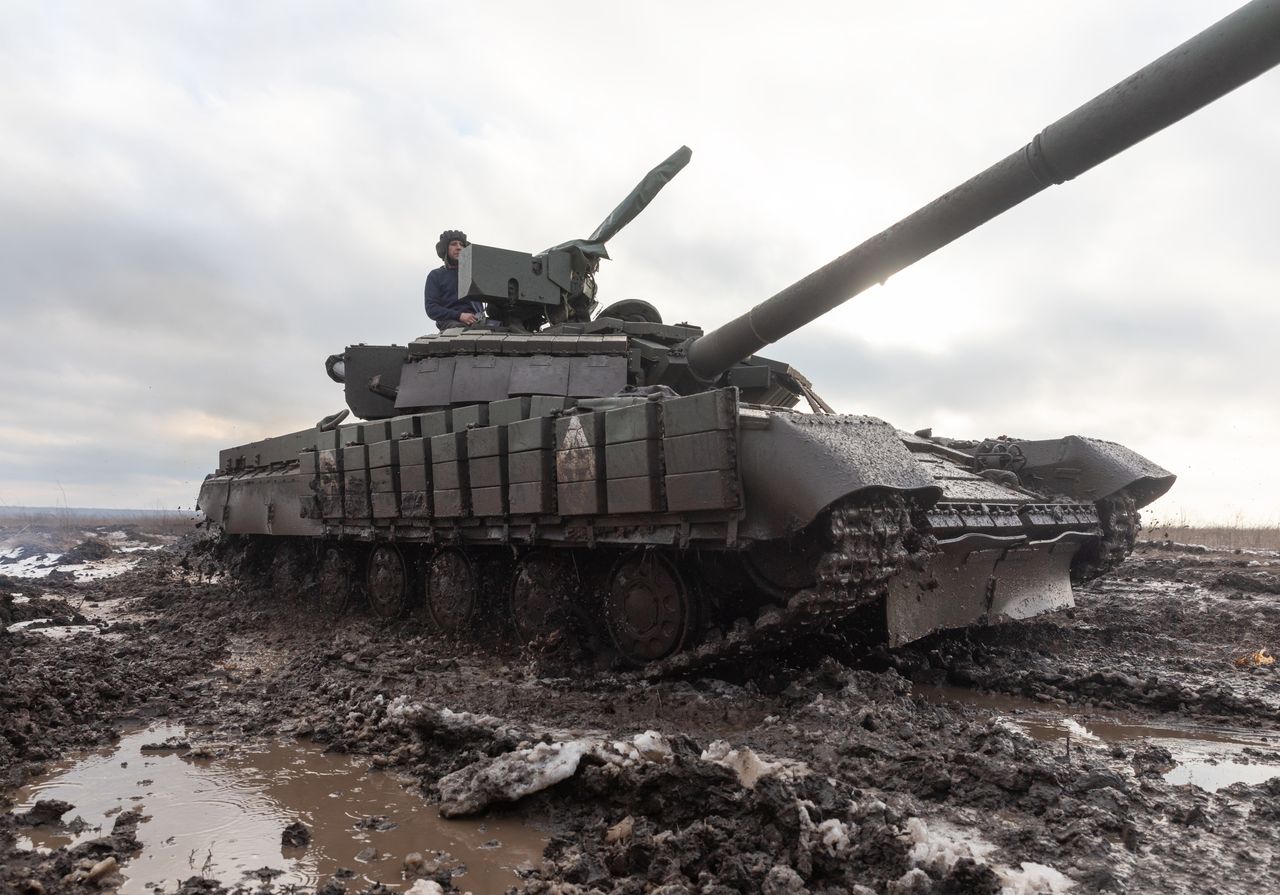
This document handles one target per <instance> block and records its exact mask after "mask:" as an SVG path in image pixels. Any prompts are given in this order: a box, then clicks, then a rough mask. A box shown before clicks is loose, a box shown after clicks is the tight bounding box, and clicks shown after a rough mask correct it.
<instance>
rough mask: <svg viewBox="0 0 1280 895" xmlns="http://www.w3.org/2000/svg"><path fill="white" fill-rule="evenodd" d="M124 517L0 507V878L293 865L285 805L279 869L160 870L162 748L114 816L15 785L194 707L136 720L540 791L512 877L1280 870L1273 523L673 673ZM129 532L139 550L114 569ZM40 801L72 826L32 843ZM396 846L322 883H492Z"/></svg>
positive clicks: (1203, 884) (895, 889)
mask: <svg viewBox="0 0 1280 895" xmlns="http://www.w3.org/2000/svg"><path fill="white" fill-rule="evenodd" d="M0 534H7V535H10V536H12V535H13V532H12V531H10V532H5V533H0ZM109 534H110V533H109V532H108V531H93V532H88V533H87V535H84V534H82V535H81V536H80V537H79V539H78V541H77V544H75V545H69V544H65V543H64V544H57V545H53V544H44V545H42V546H41V549H44V550H49V549H53V547H54V546H56V547H57V548H58V549H63V550H66V549H68V547H70V548H72V549H74V550H79V551H80V553H79V554H76V555H73V556H72V557H71V559H72V560H80V559H84V558H85V557H87V556H90V555H93V556H95V557H97V558H96V559H95V560H92V561H90V560H85V562H84V563H82V566H83V568H81V569H80V572H74V571H73V572H71V573H67V574H57V573H56V572H55V574H54V575H52V576H47V575H46V576H45V577H29V576H33V575H36V574H38V573H39V572H40V571H41V569H40V568H39V561H38V560H33V559H32V558H31V557H32V555H33V554H31V553H28V554H26V555H25V556H26V559H25V560H23V559H22V558H21V557H19V558H13V551H14V549H15V539H14V538H13V537H10V538H9V540H7V541H6V540H3V538H0V556H5V557H9V559H7V560H2V561H0V576H3V575H5V574H6V567H8V568H9V569H10V571H13V570H14V569H15V568H16V567H17V565H18V564H19V563H20V562H23V561H25V562H26V563H27V565H26V566H23V567H22V568H23V569H24V570H25V571H24V576H26V577H0V781H3V792H4V793H6V794H7V795H6V796H5V797H4V802H2V803H0V810H3V811H8V813H7V814H4V815H3V816H2V817H0V892H6V893H7V892H20V893H55V892H101V891H111V890H113V889H116V888H121V887H122V888H123V890H124V891H142V890H143V888H142V885H143V884H144V883H149V884H159V885H153V886H152V888H151V889H149V890H150V891H164V892H173V891H178V890H180V891H184V892H200V893H216V892H226V891H236V890H243V891H246V892H249V891H262V890H272V891H281V890H284V889H288V888H289V887H291V886H294V885H295V884H294V883H287V882H285V880H286V877H285V876H280V877H278V878H277V876H276V874H278V873H279V872H280V871H282V870H287V869H288V868H287V866H286V865H287V864H288V863H289V861H290V860H292V859H293V858H292V857H291V856H297V855H301V854H303V852H304V850H305V847H306V846H305V845H303V846H296V847H291V848H292V850H291V848H290V847H287V848H285V849H284V851H283V852H282V851H281V850H280V843H279V841H278V840H279V838H280V836H282V835H283V834H285V832H286V831H285V829H284V827H285V826H286V825H285V824H284V823H283V822H282V823H280V824H279V828H278V829H276V828H274V827H273V828H272V832H271V838H272V840H273V841H271V842H265V843H263V846H264V848H263V851H264V852H265V857H264V858H262V860H263V861H264V865H263V867H262V869H261V870H257V871H253V872H252V873H250V874H248V875H246V874H243V873H238V874H234V875H224V874H221V873H219V872H218V870H217V867H216V866H210V864H209V862H207V861H206V863H205V865H203V866H202V865H201V864H200V862H199V861H198V860H193V861H192V862H191V869H190V873H189V874H188V875H185V876H183V880H185V881H182V882H179V881H177V880H176V879H175V878H174V876H173V875H172V874H170V875H168V876H167V877H166V878H165V881H164V882H161V881H160V879H158V878H146V873H147V871H146V866H147V864H146V861H147V859H148V856H149V850H150V849H152V848H153V847H152V846H148V845H145V843H144V840H146V839H147V837H146V836H145V835H144V834H145V833H147V832H149V831H150V830H151V829H153V828H152V827H151V825H152V824H155V823H158V821H153V820H150V817H151V816H153V815H154V816H156V817H159V816H160V814H159V809H160V807H161V805H160V802H161V801H162V799H163V796H162V794H160V793H158V792H156V791H154V784H152V781H151V780H145V781H141V782H143V783H146V784H152V789H153V791H152V792H150V793H149V794H147V795H145V796H140V797H136V798H134V800H133V801H130V800H129V799H128V798H126V797H125V795H124V794H120V795H119V796H118V797H117V799H118V801H119V804H120V806H121V807H119V808H116V809H112V812H104V814H109V815H110V817H112V818H114V819H113V820H104V819H95V818H93V817H87V816H86V817H85V818H84V820H85V821H86V823H85V825H86V826H89V827H94V826H95V825H96V826H97V827H100V829H91V830H90V831H89V832H88V833H86V832H84V831H83V829H81V830H80V832H79V834H78V835H76V832H77V829H76V827H75V826H74V825H73V827H72V829H71V830H65V829H64V828H61V827H59V826H58V825H59V824H60V823H61V824H64V825H65V823H66V822H68V821H72V820H73V818H75V817H76V816H78V815H80V814H84V813H85V810H86V809H84V808H78V809H77V808H70V807H68V808H63V810H61V811H59V810H58V809H59V808H62V806H60V805H56V806H52V807H50V806H48V805H46V806H45V807H44V809H43V812H42V811H41V810H37V811H36V812H35V813H34V814H33V815H32V814H27V813H24V812H25V807H24V805H23V804H22V795H21V794H22V793H23V792H25V791H24V790H19V787H20V786H22V785H23V784H27V783H30V782H31V781H34V780H39V779H42V778H41V775H42V774H43V773H44V772H45V771H46V770H47V769H48V766H49V765H50V763H51V762H54V761H55V760H57V759H59V758H60V757H62V756H65V755H69V754H72V753H73V752H74V751H75V750H81V749H85V748H88V747H94V746H102V745H109V744H112V743H115V742H116V741H118V740H120V738H121V736H122V735H126V738H127V736H128V735H129V734H130V732H132V731H137V730H139V729H144V728H147V726H148V725H155V724H156V723H157V722H162V721H163V722H169V723H172V724H176V725H182V727H181V728H180V729H181V730H182V731H184V733H183V735H182V737H181V738H178V737H175V738H174V740H173V741H172V742H169V743H167V744H148V745H155V746H159V745H164V747H165V749H167V750H169V751H174V752H177V751H186V752H188V753H192V754H195V753H198V758H199V760H200V764H201V767H206V766H207V767H210V768H213V769H217V768H219V766H220V765H229V764H232V763H234V761H235V760H236V755H237V754H238V753H243V752H245V751H246V750H252V749H255V748H266V745H265V744H277V745H278V744H281V743H283V744H286V746H287V749H288V750H294V751H296V752H297V754H298V755H299V756H304V755H313V754H320V753H321V752H322V751H327V752H328V753H330V754H349V755H353V756H356V757H357V758H358V761H359V763H360V765H361V767H362V768H363V767H365V766H369V767H373V768H376V769H379V771H378V774H379V776H380V777H386V778H387V779H389V780H391V781H393V782H396V783H398V784H403V785H405V786H407V787H409V796H410V797H411V798H412V799H414V800H422V802H423V804H424V806H427V807H429V809H430V811H429V813H431V814H432V815H434V814H435V812H436V810H437V809H438V810H439V811H441V812H443V813H445V814H447V815H450V816H458V817H467V816H476V815H478V816H479V817H480V819H481V821H482V822H484V821H486V819H490V820H489V821H488V822H491V823H494V824H496V823H498V818H506V819H508V820H510V819H513V818H514V819H518V820H520V821H521V822H528V823H532V824H533V825H534V826H535V827H536V829H537V830H538V831H540V835H541V836H542V837H543V838H544V839H545V840H546V845H545V851H544V853H543V856H542V858H541V860H539V861H536V862H527V863H525V864H524V865H523V866H522V867H521V868H520V876H519V877H512V881H511V884H512V885H519V886H522V887H523V890H524V891H528V892H534V893H575V892H592V891H596V892H615V893H639V892H661V893H664V895H674V893H681V892H689V893H694V892H700V893H708V895H722V893H723V895H728V893H732V892H764V893H770V895H774V893H800V892H815V893H817V892H829V893H836V892H867V891H871V892H882V893H926V892H936V893H944V892H945V893H963V892H973V893H980V892H981V893H995V892H1000V891H1002V890H1004V891H1010V892H1062V891H1073V892H1094V891H1114V892H1161V893H1165V892H1187V893H1191V892H1196V893H1199V892H1259V891H1275V890H1276V889H1277V887H1280V831H1278V829H1277V823H1278V822H1280V751H1277V743H1280V732H1278V730H1277V728H1278V727H1280V712H1278V710H1280V671H1277V666H1276V665H1272V664H1265V662H1266V658H1267V653H1270V654H1274V653H1275V652H1276V650H1277V648H1280V554H1277V553H1276V552H1274V551H1264V550H1259V551H1244V552H1232V551H1214V550H1207V549H1204V548H1192V547H1179V546H1176V545H1170V544H1159V543H1149V544H1146V545H1144V546H1143V547H1142V548H1141V549H1140V550H1139V552H1138V553H1136V554H1135V555H1134V556H1133V557H1131V558H1130V560H1129V561H1128V562H1127V563H1126V564H1125V565H1124V566H1123V567H1122V568H1121V569H1120V570H1119V574H1118V575H1113V576H1112V577H1111V578H1109V579H1107V580H1104V581H1101V582H1096V583H1095V584H1093V585H1091V586H1090V587H1088V588H1087V589H1085V590H1083V591H1081V592H1080V593H1079V594H1078V597H1077V602H1078V606H1077V608H1075V609H1074V610H1069V611H1065V612H1062V613H1058V614H1055V615H1052V616H1047V617H1043V618H1041V619H1038V620H1036V621H1033V622H1028V623H1023V624H1019V625H1016V626H1009V627H1003V628H993V629H983V630H977V631H970V632H967V633H966V632H960V633H949V634H945V635H935V636H933V637H930V638H928V639H926V640H924V641H920V642H917V643H915V644H912V645H911V646H909V647H907V648H903V649H900V650H895V651H889V650H886V649H884V648H883V647H880V648H871V649H868V648H866V647H855V646H853V644H854V643H856V642H857V640H856V638H847V637H844V636H842V635H841V634H840V633H839V632H836V633H833V634H832V635H831V636H828V637H824V638H822V639H820V640H815V641H813V642H810V643H807V644H805V645H804V648H803V649H802V650H798V651H793V652H792V653H791V654H787V655H782V656H778V657H777V658H776V660H774V661H771V662H766V663H760V662H755V663H753V665H752V667H750V668H729V669H722V670H721V671H719V672H718V673H717V674H715V675H702V676H697V677H693V678H689V679H678V680H664V681H658V682H652V681H644V680H642V679H640V678H638V677H635V676H629V675H627V674H625V673H620V672H617V671H613V670H607V669H606V670H599V669H593V668H591V667H590V666H589V664H584V663H582V662H580V661H578V660H577V657H574V656H572V655H567V654H566V655H560V654H553V655H550V656H545V655H544V656H535V655H529V654H521V653H520V651H519V650H516V649H514V647H512V646H511V644H510V643H508V642H506V641H505V640H504V639H503V637H502V635H499V634H490V635H488V636H485V637H481V640H480V642H479V643H476V644H468V643H458V642H456V641H453V640H446V639H444V638H441V637H439V636H438V635H436V634H435V633H433V631H432V630H431V629H430V628H429V626H427V625H426V624H425V623H423V622H421V621H419V620H417V619H409V620H406V621H405V622H404V623H403V624H402V625H399V626H396V627H395V628H388V627H386V626H384V625H381V624H378V623H376V622H375V621H373V620H371V619H370V618H369V617H368V616H367V615H366V614H364V613H363V612H362V611H360V610H359V609H357V610H356V611H354V612H353V613H351V614H349V615H347V616H345V617H343V618H342V619H340V620H338V621H334V620H332V619H327V618H324V617H323V616H321V615H319V614H317V613H316V612H314V611H312V610H311V609H310V608H309V607H307V606H305V605H302V604H300V603H299V602H298V600H297V599H296V598H295V597H293V596H291V595H289V594H287V593H280V592H270V591H267V590H265V589H262V588H251V587H247V586H244V585H243V584H240V583H237V582H235V581H234V580H232V579H230V578H228V577H224V576H215V577H214V578H213V580H209V578H208V575H209V573H217V572H218V571H219V569H218V566H217V563H216V562H215V561H214V560H213V559H212V554H211V553H210V551H209V549H208V547H207V544H196V545H195V546H194V547H193V545H192V543H191V542H187V543H184V544H178V545H172V546H163V541H164V540H166V539H164V538H162V539H159V540H158V541H156V540H152V541H151V542H150V543H145V544H144V546H149V547H159V548H160V549H141V548H136V549H133V550H131V551H129V552H126V553H122V552H121V550H122V549H123V548H122V547H120V546H119V545H120V544H121V543H123V542H122V541H121V539H119V538H114V540H113V538H112V537H108V535H109ZM24 536H27V535H24ZM130 537H131V538H132V539H129V538H126V539H125V541H126V542H128V543H131V544H143V542H144V540H145V539H144V538H143V537H142V535H141V534H140V533H134V534H133V535H131V536H130ZM28 539H29V538H28ZM18 540H21V538H19V539H18ZM79 544H87V545H88V546H84V547H80V546H78V545H79ZM6 550H7V551H8V552H7V553H6V552H5V551H6ZM121 559H127V560H128V562H129V563H130V564H132V565H131V566H130V567H129V568H128V569H126V570H125V571H123V572H121V573H120V574H117V575H115V576H114V577H101V578H96V579H95V578H93V577H92V574H91V573H92V569H93V568H95V566H94V563H98V564H102V563H108V562H111V561H113V560H121ZM62 560H63V561H64V562H65V561H66V560H67V558H66V557H65V556H64V557H62ZM6 563H7V566H6ZM33 563H34V565H33ZM37 619H45V620H47V621H35V620H37ZM23 622H28V623H29V624H28V625H26V626H23V624H22V623H23ZM33 622H34V623H33ZM15 625H16V626H17V627H16V628H15V627H14V626H15ZM53 628H57V629H58V632H59V633H60V636H51V634H50V630H51V629H53ZM1258 650H1265V651H1267V653H1262V654H1257V653H1256V651H1258ZM1250 655H1253V659H1247V660H1245V661H1244V662H1243V664H1237V663H1236V660H1237V659H1242V658H1243V657H1247V656H1250ZM1256 663H1263V664H1256ZM179 739H181V740H182V741H181V742H179V741H178V740H179ZM211 744H212V745H211ZM143 748H144V749H145V748H147V746H144V747H143ZM117 757H118V756H117ZM301 760H302V759H301V758H300V759H299V761H301ZM112 761H115V762H116V764H119V762H118V761H116V759H112ZM135 761H136V759H135ZM156 767H159V765H156ZM1273 772H1274V773H1273ZM143 773H144V772H143V771H142V770H138V774H137V775H138V776H141V775H142V774H143ZM147 773H151V772H150V771H148V772H147ZM1268 778H1271V779H1268ZM1186 780H1193V781H1195V783H1188V782H1184V781H1186ZM1196 784H1198V785H1196ZM396 788H397V790H398V788H399V787H398V786H397V787H396ZM351 792H352V793H354V792H356V789H355V788H353V789H352V790H351ZM352 798H354V796H352ZM386 798H390V797H389V796H387V797H386ZM73 801H74V800H73ZM512 803H513V804H512ZM328 804H329V805H331V806H332V807H331V808H330V809H329V810H330V811H331V812H334V813H337V814H341V812H343V811H344V810H346V811H347V814H351V811H350V810H348V809H346V808H344V804H345V803H344V802H343V801H342V800H341V799H335V800H330V802H329V803H328ZM357 813H359V812H357ZM382 813H384V814H386V813H389V812H382ZM59 817H60V818H61V820H58V818H59ZM366 820H369V821H373V822H375V824H374V827H373V828H374V829H376V821H377V818H376V817H371V818H364V819H362V820H360V821H358V823H364V822H365V821H366ZM384 820H385V818H384ZM358 823H357V825H358ZM42 829H43V830H51V831H53V832H54V833H56V834H58V835H63V836H64V840H65V844H62V845H55V846H52V847H50V848H48V849H46V850H45V851H40V850H38V849H34V846H33V842H34V841H35V839H34V837H35V836H36V833H35V832H33V831H39V830H42ZM163 832H165V834H166V835H167V833H168V831H163ZM220 835H223V836H225V834H220ZM372 835H373V837H374V838H372V839H371V840H370V841H373V842H374V844H375V845H376V844H377V841H378V840H377V839H376V835H377V834H372ZM211 838H213V837H211ZM55 841H56V840H55ZM157 841H158V840H157ZM212 845H213V843H212V842H211V843H210V846H211V848H210V852H209V854H210V855H212V854H213V849H212ZM481 847H482V848H483V846H481ZM373 850H374V851H377V849H376V848H375V849H373ZM201 851H202V852H203V850H201ZM193 854H194V850H193ZM453 857H455V858H456V857H457V856H456V855H454V856H453ZM356 860H359V859H358V858H357V859H356ZM464 863H465V862H464ZM350 866H351V867H355V866H356V865H354V864H353V865H350ZM379 866H380V867H390V868H393V869H392V870H377V871H376V872H375V871H374V870H372V869H370V868H372V867H373V865H367V866H366V867H364V868H362V869H361V872H360V873H355V872H352V870H351V869H350V867H346V868H345V869H343V870H337V871H334V872H333V873H326V874H324V875H323V877H322V878H317V879H315V880H314V881H313V882H308V884H307V885H305V886H303V887H302V888H303V889H304V890H305V891H315V890H318V891H322V892H325V893H329V895H332V893H337V892H341V891H347V892H357V891H369V892H389V891H406V890H412V891H413V892H414V893H415V895H419V893H425V892H430V891H437V887H438V888H439V890H443V891H450V890H454V889H456V890H459V891H466V890H471V891H476V892H477V893H479V892H480V891H484V889H483V887H482V886H480V885H479V884H478V883H477V882H476V879H477V877H476V876H475V875H474V874H463V875H458V870H459V863H458V862H457V861H452V862H451V861H450V860H447V859H446V858H445V856H443V855H441V854H440V853H433V852H431V851H429V850H428V851H425V852H423V853H412V854H405V855H399V854H396V855H394V860H389V861H388V862H386V863H385V865H379ZM130 886H135V887H138V888H134V889H130Z"/></svg>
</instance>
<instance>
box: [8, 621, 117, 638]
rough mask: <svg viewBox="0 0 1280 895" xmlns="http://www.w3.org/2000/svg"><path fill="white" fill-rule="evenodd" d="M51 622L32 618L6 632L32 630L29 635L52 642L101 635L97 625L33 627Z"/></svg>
mask: <svg viewBox="0 0 1280 895" xmlns="http://www.w3.org/2000/svg"><path fill="white" fill-rule="evenodd" d="M49 621H50V619H47V618H31V619H27V620H26V621H24V622H16V623H14V624H12V625H10V626H9V627H8V628H6V629H5V630H6V631H8V632H9V633H11V634H12V633H15V632H17V631H26V630H27V629H28V628H30V631H29V633H31V634H39V635H41V636H42V637H48V638H50V639H52V640H66V639H67V638H69V637H74V636H76V635H77V634H98V633H99V630H98V626H97V625H49V626H48V627H44V628H37V627H32V626H33V625H39V624H41V623H42V622H44V623H48V622H49Z"/></svg>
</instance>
